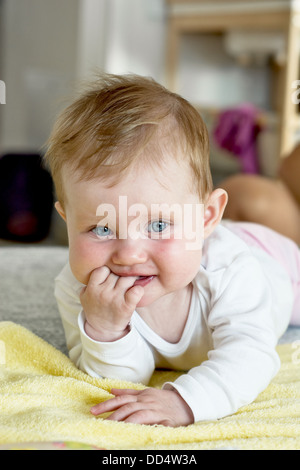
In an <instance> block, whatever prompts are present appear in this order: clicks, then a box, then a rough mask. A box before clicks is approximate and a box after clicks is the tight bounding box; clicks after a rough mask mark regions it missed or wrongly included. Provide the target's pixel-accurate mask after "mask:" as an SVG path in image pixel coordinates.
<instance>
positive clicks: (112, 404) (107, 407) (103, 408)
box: [91, 395, 137, 416]
mask: <svg viewBox="0 0 300 470" xmlns="http://www.w3.org/2000/svg"><path fill="white" fill-rule="evenodd" d="M136 400H137V399H136V397H135V396H134V395H124V396H122V397H121V396H120V397H116V398H111V399H110V400H107V401H104V402H102V403H99V404H98V405H95V406H93V407H92V408H91V413H92V414H93V415H95V416H98V415H101V414H103V413H107V412H109V411H114V410H117V409H118V408H120V407H122V406H124V405H126V404H127V403H130V402H136Z"/></svg>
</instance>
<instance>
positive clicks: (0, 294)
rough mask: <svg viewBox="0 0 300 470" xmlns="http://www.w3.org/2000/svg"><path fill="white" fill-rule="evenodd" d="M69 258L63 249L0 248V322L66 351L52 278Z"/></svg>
mask: <svg viewBox="0 0 300 470" xmlns="http://www.w3.org/2000/svg"><path fill="white" fill-rule="evenodd" d="M67 259H68V249H67V248H63V247H42V246H41V247H31V246H27V247H4V248H0V321H4V320H5V321H6V320H7V321H12V322H14V323H18V324H20V325H23V326H25V327H26V328H28V329H29V330H30V331H32V332H33V333H35V334H37V335H38V336H40V337H41V338H43V339H45V340H46V341H47V342H48V343H50V344H52V345H53V346H55V347H56V348H57V349H60V350H61V351H63V352H65V353H66V352H67V349H66V345H65V336H64V331H63V327H62V323H61V320H60V315H59V312H58V309H57V305H56V301H55V298H54V293H53V291H54V278H55V276H56V275H57V274H58V273H59V271H60V270H61V269H62V267H63V266H64V264H65V263H66V261H67Z"/></svg>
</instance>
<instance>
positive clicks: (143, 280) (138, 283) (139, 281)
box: [133, 276, 155, 287]
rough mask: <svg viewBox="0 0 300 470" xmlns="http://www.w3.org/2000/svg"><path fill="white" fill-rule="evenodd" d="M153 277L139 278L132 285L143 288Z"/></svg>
mask: <svg viewBox="0 0 300 470" xmlns="http://www.w3.org/2000/svg"><path fill="white" fill-rule="evenodd" d="M154 278H155V276H139V277H138V278H137V280H136V281H135V283H134V284H133V285H134V286H142V287H145V286H146V285H147V284H149V283H150V282H151V281H152V280H153V279H154Z"/></svg>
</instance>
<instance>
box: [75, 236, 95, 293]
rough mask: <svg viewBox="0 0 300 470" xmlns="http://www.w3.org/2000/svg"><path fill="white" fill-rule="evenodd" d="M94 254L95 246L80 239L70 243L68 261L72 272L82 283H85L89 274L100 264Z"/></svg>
mask: <svg viewBox="0 0 300 470" xmlns="http://www.w3.org/2000/svg"><path fill="white" fill-rule="evenodd" d="M99 261H100V260H98V259H97V256H96V252H95V247H94V246H93V245H92V244H89V243H86V242H84V241H81V240H76V242H74V243H70V247H69V262H70V267H71V270H72V273H73V274H74V276H75V277H76V279H77V280H78V281H79V282H81V283H82V284H87V283H88V281H89V278H90V274H91V272H92V271H94V269H96V268H99V267H100V266H101V264H99Z"/></svg>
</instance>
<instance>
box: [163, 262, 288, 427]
mask: <svg viewBox="0 0 300 470" xmlns="http://www.w3.org/2000/svg"><path fill="white" fill-rule="evenodd" d="M245 261H246V264H245ZM213 275H214V274H213ZM217 284H219V285H217V286H215V291H214V289H212V297H211V308H210V311H209V313H208V317H207V325H208V327H209V329H210V330H211V334H212V341H213V348H212V349H211V351H209V353H208V360H207V361H205V362H203V363H202V364H201V365H199V366H198V367H194V368H192V369H191V370H190V371H189V372H188V373H187V374H185V375H182V376H181V377H179V378H178V379H177V380H176V381H175V382H174V383H167V384H165V385H164V388H172V387H174V388H175V389H176V390H177V391H178V392H179V393H180V395H181V396H182V398H183V399H184V400H185V401H186V402H187V403H188V405H189V406H190V408H191V409H192V411H193V413H194V418H195V421H203V420H215V419H220V418H222V417H225V416H228V415H231V414H233V413H235V412H236V411H237V410H238V409H239V408H241V407H242V406H244V405H246V404H249V403H251V402H252V401H253V400H255V399H256V397H257V396H258V394H259V393H260V392H262V391H263V390H264V389H265V388H266V387H267V386H268V385H269V383H270V381H271V380H272V378H273V377H274V376H275V375H276V374H277V372H278V370H279V367H280V360H279V357H278V355H277V353H276V344H277V336H276V334H275V327H274V324H273V318H272V293H271V289H270V287H269V284H268V281H267V279H266V278H265V276H264V274H263V272H262V271H261V269H260V266H259V265H258V263H257V261H256V260H254V259H253V260H252V259H251V258H250V257H246V259H244V260H243V257H239V260H237V261H236V262H234V263H233V264H232V265H231V266H230V267H229V268H226V270H224V273H223V275H222V276H221V279H220V282H219V283H218V282H217Z"/></svg>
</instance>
